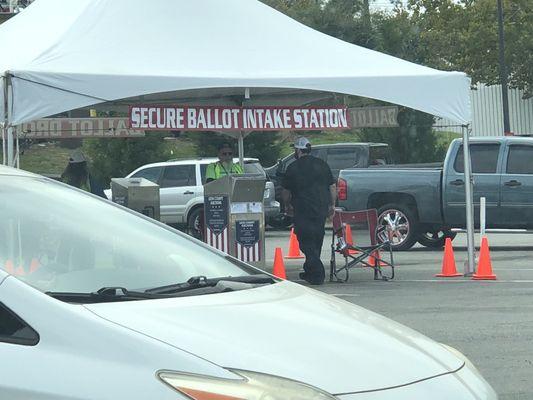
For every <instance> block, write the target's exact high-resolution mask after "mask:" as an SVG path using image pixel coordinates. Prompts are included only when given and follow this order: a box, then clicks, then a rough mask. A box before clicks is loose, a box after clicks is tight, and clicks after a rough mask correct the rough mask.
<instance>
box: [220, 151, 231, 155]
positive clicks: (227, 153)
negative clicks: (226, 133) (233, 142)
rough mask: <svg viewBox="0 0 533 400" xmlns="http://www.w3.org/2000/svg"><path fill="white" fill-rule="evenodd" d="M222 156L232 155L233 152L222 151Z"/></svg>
mask: <svg viewBox="0 0 533 400" xmlns="http://www.w3.org/2000/svg"><path fill="white" fill-rule="evenodd" d="M222 155H223V156H232V155H233V152H231V151H229V152H223V153H222Z"/></svg>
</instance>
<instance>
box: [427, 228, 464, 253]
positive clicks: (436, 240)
mask: <svg viewBox="0 0 533 400" xmlns="http://www.w3.org/2000/svg"><path fill="white" fill-rule="evenodd" d="M455 236H457V233H455V232H452V231H451V230H450V229H441V230H437V231H435V230H433V231H427V232H426V231H422V232H421V233H420V235H419V236H418V243H420V244H421V245H422V246H425V247H430V248H433V249H440V248H442V247H444V243H445V242H446V238H450V239H452V240H453V239H455Z"/></svg>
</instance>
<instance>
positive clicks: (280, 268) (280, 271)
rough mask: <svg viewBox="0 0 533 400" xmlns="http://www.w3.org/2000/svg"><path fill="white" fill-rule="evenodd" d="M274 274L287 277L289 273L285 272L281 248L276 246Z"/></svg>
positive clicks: (282, 277)
mask: <svg viewBox="0 0 533 400" xmlns="http://www.w3.org/2000/svg"><path fill="white" fill-rule="evenodd" d="M272 275H274V276H275V277H277V278H281V279H287V274H286V273H285V264H284V263H283V254H282V253H281V248H279V247H276V252H275V254H274V267H273V268H272Z"/></svg>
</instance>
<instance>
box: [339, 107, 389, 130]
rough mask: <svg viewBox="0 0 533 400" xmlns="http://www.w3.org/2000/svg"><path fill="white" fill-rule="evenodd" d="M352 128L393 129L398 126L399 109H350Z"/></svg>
mask: <svg viewBox="0 0 533 400" xmlns="http://www.w3.org/2000/svg"><path fill="white" fill-rule="evenodd" d="M349 114H350V121H351V123H352V128H393V127H396V126H398V120H397V118H398V107H394V106H391V107H360V108H350V113H349Z"/></svg>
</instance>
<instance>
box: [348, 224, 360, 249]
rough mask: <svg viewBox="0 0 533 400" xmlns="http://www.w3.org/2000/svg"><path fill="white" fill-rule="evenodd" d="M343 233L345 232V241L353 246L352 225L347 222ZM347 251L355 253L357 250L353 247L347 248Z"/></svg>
mask: <svg viewBox="0 0 533 400" xmlns="http://www.w3.org/2000/svg"><path fill="white" fill-rule="evenodd" d="M345 234H346V243H347V244H349V245H350V246H353V243H354V242H353V237H352V227H351V226H350V225H349V224H346V228H345ZM348 253H349V254H357V253H359V252H358V251H357V250H355V249H350V250H348Z"/></svg>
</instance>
